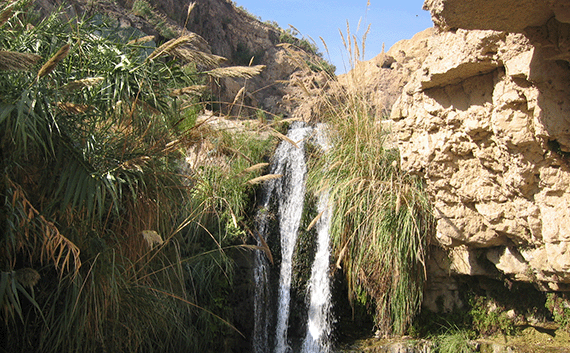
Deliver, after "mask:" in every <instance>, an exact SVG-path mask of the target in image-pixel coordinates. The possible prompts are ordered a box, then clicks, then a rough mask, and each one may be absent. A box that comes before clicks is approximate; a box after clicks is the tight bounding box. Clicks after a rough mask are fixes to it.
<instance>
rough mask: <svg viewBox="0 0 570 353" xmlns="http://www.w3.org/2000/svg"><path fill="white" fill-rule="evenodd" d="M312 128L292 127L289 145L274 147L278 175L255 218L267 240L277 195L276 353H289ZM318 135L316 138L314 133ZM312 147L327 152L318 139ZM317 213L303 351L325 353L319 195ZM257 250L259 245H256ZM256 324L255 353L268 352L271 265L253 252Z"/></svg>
mask: <svg viewBox="0 0 570 353" xmlns="http://www.w3.org/2000/svg"><path fill="white" fill-rule="evenodd" d="M313 131H314V130H313V128H310V127H306V126H305V125H304V124H303V123H294V124H293V125H292V127H291V129H290V130H289V133H288V134H287V137H289V139H291V140H293V141H295V142H296V144H297V147H296V146H294V145H293V144H291V143H289V142H287V141H283V142H281V143H280V145H279V146H278V147H277V150H276V151H275V155H274V158H273V163H272V167H271V171H270V173H271V174H281V175H282V177H281V178H279V179H275V180H271V181H268V182H266V184H265V186H264V191H263V192H264V196H263V200H262V203H261V211H260V213H259V214H258V232H259V234H260V236H262V237H264V238H265V239H266V236H267V233H268V229H267V228H268V222H269V219H268V214H267V213H268V208H269V205H270V200H271V199H272V197H275V200H276V206H277V217H278V222H279V237H280V245H281V267H280V273H279V285H278V287H279V288H278V296H277V310H276V311H275V315H276V324H275V336H274V338H275V340H274V350H273V352H274V353H287V352H292V351H293V350H292V348H291V347H290V346H289V342H288V336H287V331H288V325H289V311H290V301H291V280H292V268H293V253H294V250H295V243H296V242H297V235H298V232H299V225H300V223H301V218H302V215H303V204H304V199H305V178H306V174H307V166H306V162H305V148H304V147H305V140H306V139H307V138H308V137H309V135H310V134H311V133H312V132H313ZM317 135H319V134H317ZM316 143H317V144H319V145H321V147H323V148H325V145H324V144H323V143H322V142H321V141H319V138H317V140H316ZM318 208H319V210H318V212H319V213H320V212H322V215H321V218H320V219H319V221H318V222H317V234H318V240H317V250H316V254H315V262H314V264H313V268H312V270H311V279H310V281H309V291H310V300H309V308H308V309H309V310H308V322H307V334H306V337H305V339H304V341H303V347H302V351H303V352H304V353H329V352H330V344H329V342H328V338H329V336H330V331H331V328H330V313H329V312H330V298H331V292H330V281H329V257H330V250H329V234H328V233H329V232H328V229H329V219H330V210H329V207H328V194H326V193H325V194H323V195H321V197H320V199H319V205H318ZM259 244H260V246H261V245H262V244H261V243H259ZM255 263H256V265H255V270H254V276H255V284H256V289H255V304H254V310H255V313H254V315H255V325H254V342H253V348H254V352H255V353H268V352H270V347H269V346H270V345H271V344H270V343H269V340H270V339H271V338H272V337H270V336H269V332H268V331H269V329H270V327H271V324H270V322H272V319H273V317H272V313H271V312H270V310H271V309H270V307H271V305H270V302H271V300H272V297H271V293H270V289H269V284H268V282H269V267H270V266H269V264H268V262H267V260H266V258H265V255H264V254H263V253H262V252H261V251H257V252H256V258H255Z"/></svg>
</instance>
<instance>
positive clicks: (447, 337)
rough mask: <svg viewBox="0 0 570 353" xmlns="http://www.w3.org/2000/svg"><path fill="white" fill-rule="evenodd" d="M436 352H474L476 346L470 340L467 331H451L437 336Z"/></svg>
mask: <svg viewBox="0 0 570 353" xmlns="http://www.w3.org/2000/svg"><path fill="white" fill-rule="evenodd" d="M434 351H435V352H437V353H472V352H475V351H476V347H475V345H474V344H472V343H471V342H470V341H469V337H468V335H467V333H466V332H465V331H459V330H456V331H450V332H448V333H446V334H443V335H440V336H437V337H436V338H435V349H434Z"/></svg>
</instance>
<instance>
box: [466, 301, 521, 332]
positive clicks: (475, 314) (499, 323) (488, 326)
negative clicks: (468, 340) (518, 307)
mask: <svg viewBox="0 0 570 353" xmlns="http://www.w3.org/2000/svg"><path fill="white" fill-rule="evenodd" d="M469 305H470V308H471V309H470V310H469V315H470V316H471V318H472V320H473V321H472V322H473V330H475V331H476V332H478V333H479V334H482V335H485V336H489V335H492V334H495V333H502V334H505V335H512V334H514V333H515V332H516V330H515V325H514V321H513V319H512V318H509V317H507V315H506V310H505V307H503V306H501V305H500V304H499V303H498V302H496V301H495V300H493V299H492V298H489V297H483V296H474V297H472V298H471V300H470V303H469Z"/></svg>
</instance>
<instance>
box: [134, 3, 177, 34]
mask: <svg viewBox="0 0 570 353" xmlns="http://www.w3.org/2000/svg"><path fill="white" fill-rule="evenodd" d="M132 11H133V14H135V15H137V16H140V17H143V18H145V19H146V20H147V21H148V22H149V23H150V24H151V25H153V26H154V28H155V29H156V30H157V31H158V32H159V33H160V35H161V36H163V37H164V38H167V39H172V38H176V37H177V36H178V33H177V30H176V29H175V28H173V27H172V26H171V25H170V24H169V23H168V21H167V19H166V17H165V16H164V15H162V14H159V13H158V12H157V11H156V10H155V9H154V8H153V7H152V5H150V4H149V3H148V2H147V1H146V0H135V1H134V2H133V5H132Z"/></svg>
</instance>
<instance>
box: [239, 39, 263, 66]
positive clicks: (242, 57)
mask: <svg viewBox="0 0 570 353" xmlns="http://www.w3.org/2000/svg"><path fill="white" fill-rule="evenodd" d="M264 55H265V51H264V50H263V49H260V50H258V51H256V52H254V53H252V52H251V50H250V49H249V48H248V47H247V45H245V44H243V43H241V42H240V43H238V44H237V47H236V50H235V52H234V53H233V55H232V58H233V60H234V62H235V63H236V64H237V65H242V66H248V65H249V64H252V65H259V64H260V63H261V62H262V60H263V56H264ZM252 59H253V61H252Z"/></svg>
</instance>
